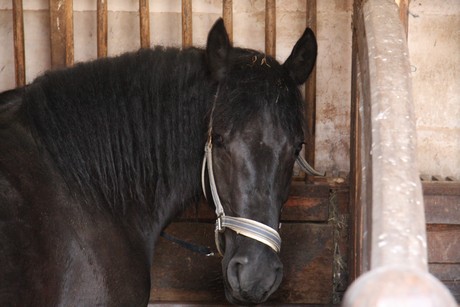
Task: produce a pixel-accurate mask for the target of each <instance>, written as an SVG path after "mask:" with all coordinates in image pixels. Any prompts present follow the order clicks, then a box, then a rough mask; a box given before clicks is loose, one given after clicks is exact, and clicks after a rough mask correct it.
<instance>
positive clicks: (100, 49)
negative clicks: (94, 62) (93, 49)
mask: <svg viewBox="0 0 460 307" xmlns="http://www.w3.org/2000/svg"><path fill="white" fill-rule="evenodd" d="M107 1H108V0H97V57H98V58H103V57H106V56H107V43H108V31H107V29H108V24H107Z"/></svg>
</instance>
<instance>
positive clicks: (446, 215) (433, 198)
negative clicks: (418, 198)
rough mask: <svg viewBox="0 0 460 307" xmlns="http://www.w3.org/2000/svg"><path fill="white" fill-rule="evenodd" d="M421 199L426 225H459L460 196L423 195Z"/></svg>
mask: <svg viewBox="0 0 460 307" xmlns="http://www.w3.org/2000/svg"><path fill="white" fill-rule="evenodd" d="M423 199H424V204H425V219H426V223H427V224H453V225H460V196H457V195H425V196H424V197H423Z"/></svg>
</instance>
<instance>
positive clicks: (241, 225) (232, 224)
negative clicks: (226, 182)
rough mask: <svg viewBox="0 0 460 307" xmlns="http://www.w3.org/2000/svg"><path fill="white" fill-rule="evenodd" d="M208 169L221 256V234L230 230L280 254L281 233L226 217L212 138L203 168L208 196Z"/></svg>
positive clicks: (267, 227) (207, 145) (253, 222)
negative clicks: (219, 189)
mask: <svg viewBox="0 0 460 307" xmlns="http://www.w3.org/2000/svg"><path fill="white" fill-rule="evenodd" d="M206 168H207V169H208V178H209V185H210V187H211V195H212V199H213V201H214V204H215V206H216V215H217V220H216V228H215V240H216V246H217V250H218V251H219V253H220V254H221V255H223V254H224V251H223V250H222V244H221V242H220V234H221V233H223V232H224V231H225V229H226V228H229V229H231V230H233V231H235V232H236V233H237V234H240V235H243V236H246V237H249V238H251V239H254V240H257V241H259V242H261V243H264V244H265V245H268V246H269V247H270V248H272V249H273V250H274V251H275V252H277V253H278V252H279V251H280V249H281V237H280V235H279V233H278V232H277V231H276V230H275V229H273V228H271V227H269V226H267V225H265V224H262V223H260V222H257V221H255V220H251V219H247V218H243V217H232V216H227V215H225V212H224V207H223V206H222V203H221V201H220V197H219V193H218V192H217V186H216V181H215V179H214V171H213V163H212V142H211V138H210V137H209V138H208V141H207V142H206V146H205V156H204V158H203V165H202V168H201V184H202V188H203V193H204V195H205V196H206V185H205V173H206Z"/></svg>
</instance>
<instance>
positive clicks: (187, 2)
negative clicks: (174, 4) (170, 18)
mask: <svg viewBox="0 0 460 307" xmlns="http://www.w3.org/2000/svg"><path fill="white" fill-rule="evenodd" d="M192 44H193V35H192V0H182V48H187V47H190V46H192Z"/></svg>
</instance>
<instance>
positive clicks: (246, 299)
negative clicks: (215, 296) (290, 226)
mask: <svg viewBox="0 0 460 307" xmlns="http://www.w3.org/2000/svg"><path fill="white" fill-rule="evenodd" d="M225 242H226V244H225V245H226V252H225V256H224V259H223V261H222V269H223V275H224V283H225V295H226V297H227V300H228V301H229V302H231V303H233V304H240V305H248V304H260V303H263V302H265V301H266V300H267V299H268V297H269V296H270V295H271V294H272V293H273V292H275V291H276V289H278V287H279V285H280V283H281V280H282V278H283V265H282V263H281V261H280V259H279V256H278V254H277V253H275V252H274V251H273V250H272V249H271V248H269V247H268V246H267V245H265V244H262V243H260V242H258V241H254V240H251V239H250V238H248V237H242V236H237V235H236V234H234V233H228V234H225Z"/></svg>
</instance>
